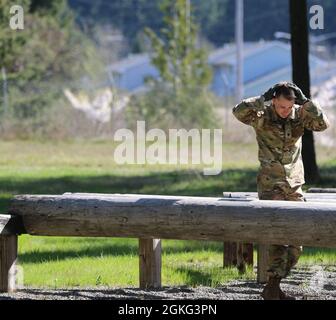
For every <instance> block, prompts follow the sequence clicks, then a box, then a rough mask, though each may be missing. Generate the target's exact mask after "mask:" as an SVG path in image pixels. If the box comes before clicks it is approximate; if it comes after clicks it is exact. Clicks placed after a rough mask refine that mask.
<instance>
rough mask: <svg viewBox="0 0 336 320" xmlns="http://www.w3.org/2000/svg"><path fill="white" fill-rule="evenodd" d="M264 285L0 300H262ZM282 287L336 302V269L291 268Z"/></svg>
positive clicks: (98, 290) (32, 292) (91, 291)
mask: <svg viewBox="0 0 336 320" xmlns="http://www.w3.org/2000/svg"><path fill="white" fill-rule="evenodd" d="M263 286H264V285H262V284H258V283H256V281H252V280H251V281H245V280H235V281H231V282H229V283H226V284H225V285H223V286H220V287H216V288H210V287H205V286H198V287H195V288H194V287H187V286H179V287H163V288H161V289H156V290H141V289H138V288H111V287H94V288H92V287H90V288H83V287H81V288H66V289H55V290H54V289H41V288H23V289H20V290H18V291H17V292H16V293H13V294H7V293H2V294H0V300H22V299H25V300H26V299H28V300H97V299H99V300H120V299H131V300H133V299H136V300H139V299H140V300H165V299H172V300H175V299H178V300H183V299H206V300H261V299H262V298H261V297H260V293H261V291H262V288H263ZM281 287H282V289H283V290H284V291H285V292H286V293H288V294H290V295H293V296H295V297H296V299H297V300H336V267H335V266H328V267H326V266H311V267H305V268H299V269H298V268H297V269H293V271H292V273H291V275H290V276H289V277H288V278H286V279H284V280H283V281H282V283H281Z"/></svg>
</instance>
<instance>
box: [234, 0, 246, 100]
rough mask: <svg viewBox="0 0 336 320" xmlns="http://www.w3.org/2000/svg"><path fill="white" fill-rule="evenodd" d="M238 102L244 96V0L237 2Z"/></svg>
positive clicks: (237, 0)
mask: <svg viewBox="0 0 336 320" xmlns="http://www.w3.org/2000/svg"><path fill="white" fill-rule="evenodd" d="M235 24H236V30H235V37H236V54H237V55H236V102H237V103H239V102H240V101H241V100H242V99H243V96H244V83H243V81H244V79H243V77H244V61H243V59H244V58H243V54H244V53H243V51H244V0H236V19H235Z"/></svg>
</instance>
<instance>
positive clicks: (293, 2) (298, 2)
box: [289, 0, 320, 183]
mask: <svg viewBox="0 0 336 320" xmlns="http://www.w3.org/2000/svg"><path fill="white" fill-rule="evenodd" d="M289 9H290V27H291V35H292V36H291V45H292V64H293V82H294V83H295V84H296V85H297V86H298V87H300V88H301V90H302V91H303V93H304V94H305V95H306V96H307V97H308V98H310V75H309V42H308V34H309V31H308V23H307V20H308V17H307V15H308V14H307V1H306V0H290V1H289ZM302 160H303V166H304V171H305V180H306V182H308V183H316V182H318V181H319V179H320V175H319V170H318V167H317V163H316V155H315V145H314V135H313V132H312V131H310V130H307V129H305V132H304V135H303V137H302Z"/></svg>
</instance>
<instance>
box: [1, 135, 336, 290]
mask: <svg viewBox="0 0 336 320" xmlns="http://www.w3.org/2000/svg"><path fill="white" fill-rule="evenodd" d="M113 153H114V145H113V143H112V142H110V141H77V142H76V141H72V142H32V141H15V142H13V141H8V142H6V141H5V142H0V154H1V157H0V210H1V212H2V213H4V212H6V208H7V206H8V202H9V199H10V197H11V196H12V195H13V194H22V193H30V194H61V193H64V192H104V193H114V192H117V193H126V192H127V193H148V194H174V195H177V194H178V195H200V196H219V197H220V196H221V195H222V192H223V191H255V190H256V183H255V176H256V172H257V150H256V146H255V145H254V144H245V145H244V144H243V145H242V144H240V145H235V144H227V145H224V146H223V161H224V163H223V171H222V173H221V174H219V175H217V176H204V175H203V174H202V172H201V169H202V168H201V167H199V166H198V167H188V166H176V165H175V166H165V165H155V166H149V165H147V166H146V165H128V166H121V165H117V164H115V163H114V160H113ZM317 154H318V162H319V165H320V169H321V175H322V180H321V182H320V184H319V185H316V186H321V187H335V182H336V151H335V150H333V149H331V148H318V151H317ZM308 187H310V186H306V188H308ZM137 244H138V242H137V239H116V238H69V237H67V238H60V237H32V236H27V235H23V236H20V238H19V263H20V265H21V267H22V270H23V272H24V285H26V286H43V287H64V286H94V285H110V286H137V285H138V257H137ZM335 261H336V252H335V250H328V249H311V248H305V251H304V255H303V256H302V258H301V259H300V264H301V265H305V264H324V265H331V264H334V263H335ZM222 264H223V246H222V243H217V242H200V241H173V240H165V241H163V271H162V277H163V279H162V280H163V285H178V284H180V285H182V284H185V285H190V286H196V285H210V286H216V285H219V284H221V283H224V282H225V281H227V280H229V279H234V278H238V277H240V276H239V275H238V273H237V271H236V270H235V269H233V268H229V269H223V268H222ZM244 277H246V278H254V277H255V274H254V273H253V272H252V270H251V269H250V270H248V272H247V274H246V275H244Z"/></svg>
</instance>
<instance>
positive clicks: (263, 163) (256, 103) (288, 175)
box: [233, 96, 329, 190]
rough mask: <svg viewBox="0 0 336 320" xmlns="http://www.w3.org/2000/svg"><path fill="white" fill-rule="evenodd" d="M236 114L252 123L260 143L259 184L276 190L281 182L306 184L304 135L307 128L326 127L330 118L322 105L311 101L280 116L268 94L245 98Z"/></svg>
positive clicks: (294, 184) (237, 108) (235, 109)
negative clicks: (266, 101) (303, 148)
mask: <svg viewBox="0 0 336 320" xmlns="http://www.w3.org/2000/svg"><path fill="white" fill-rule="evenodd" d="M233 114H234V115H235V117H236V118H237V119H238V120H239V121H241V122H243V123H245V124H247V125H251V126H252V127H253V128H254V130H255V132H256V138H257V142H258V146H259V155H258V157H259V161H260V170H259V175H258V187H259V188H260V187H262V189H263V190H272V188H273V187H274V185H275V184H276V183H277V182H285V181H287V182H288V183H289V185H290V186H291V187H295V186H298V185H302V184H304V182H305V181H304V170H303V163H302V157H301V148H302V142H301V137H302V135H303V133H304V128H306V129H309V130H313V131H323V130H325V129H326V128H328V126H329V121H328V119H327V117H326V115H325V113H324V112H323V111H322V109H321V108H320V107H319V106H318V105H317V104H316V103H314V102H312V101H309V102H307V103H305V104H304V105H303V106H301V105H296V104H295V105H294V107H293V110H292V113H291V114H290V115H289V116H288V117H287V118H286V119H282V118H280V117H279V116H278V115H277V113H276V112H275V109H274V106H273V105H272V104H271V103H269V104H266V103H265V100H264V97H263V96H260V97H253V98H249V99H246V100H243V101H242V102H241V103H240V104H238V105H237V106H235V107H234V108H233Z"/></svg>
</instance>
